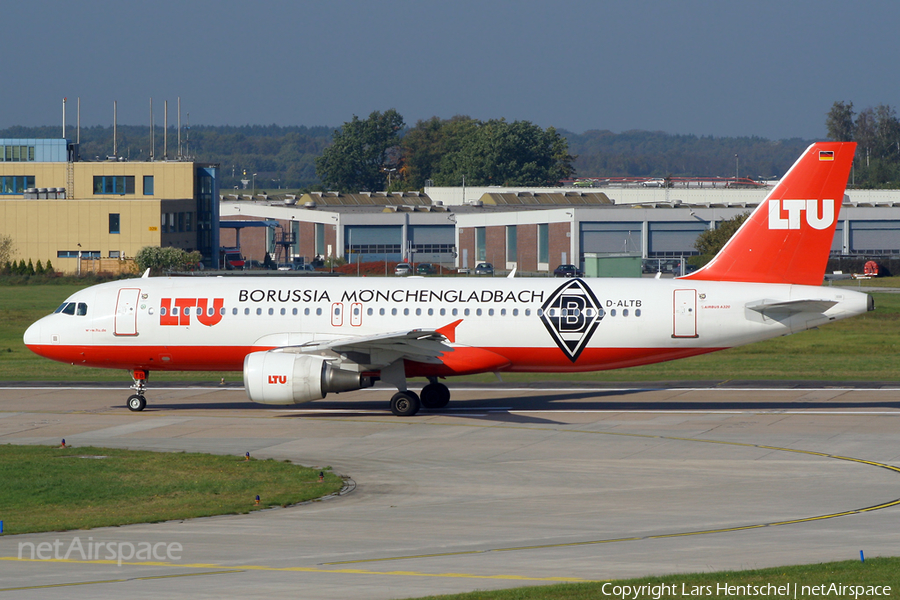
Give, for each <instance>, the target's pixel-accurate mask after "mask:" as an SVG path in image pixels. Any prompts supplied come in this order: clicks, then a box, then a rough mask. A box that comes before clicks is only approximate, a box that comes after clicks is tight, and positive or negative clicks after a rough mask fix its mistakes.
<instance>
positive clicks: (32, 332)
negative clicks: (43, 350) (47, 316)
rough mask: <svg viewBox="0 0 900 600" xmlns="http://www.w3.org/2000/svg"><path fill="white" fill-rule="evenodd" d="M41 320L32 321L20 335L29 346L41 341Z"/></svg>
mask: <svg viewBox="0 0 900 600" xmlns="http://www.w3.org/2000/svg"><path fill="white" fill-rule="evenodd" d="M42 320H43V319H41V321H42ZM41 321H36V322H34V323H32V324H31V325H30V326H29V327H28V329H26V330H25V335H24V336H22V340H23V341H24V342H25V345H26V346H28V347H29V348H31V347H32V346H35V345H37V344H40V343H41Z"/></svg>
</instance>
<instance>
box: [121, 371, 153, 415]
mask: <svg viewBox="0 0 900 600" xmlns="http://www.w3.org/2000/svg"><path fill="white" fill-rule="evenodd" d="M149 375H150V372H149V371H142V370H138V369H136V370H134V371H133V372H132V374H131V377H132V379H134V385H132V386H131V389H133V390H134V391H135V392H136V393H134V394H132V395H131V396H128V401H127V402H126V404H125V405H126V406H127V407H128V410H130V411H134V412H140V411H142V410H144V408H146V406H147V399H146V398H144V390H145V389H146V388H147V377H148V376H149Z"/></svg>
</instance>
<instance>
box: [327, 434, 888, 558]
mask: <svg viewBox="0 0 900 600" xmlns="http://www.w3.org/2000/svg"><path fill="white" fill-rule="evenodd" d="M527 429H546V428H527ZM553 431H565V432H571V433H591V434H599V435H618V436H623V437H638V438H648V439H661V440H673V441H685V442H702V443H705V444H722V445H726V446H739V447H745V448H759V449H762V450H772V451H778V452H793V453H796V454H807V455H810V456H820V457H822V458H830V459H834V460H843V461H849V462H854V463H859V464H864V465H869V466H873V467H879V468H882V469H887V470H889V471H893V472H895V473H900V467H895V466H893V465H889V464H886V463H881V462H877V461H873V460H865V459H861V458H853V457H851V456H841V455H838V454H828V453H826V452H815V451H812V450H797V449H794V448H781V447H779V446H769V445H765V444H750V443H746V442H727V441H723V440H705V439H698V438H686V437H678V436H666V435H650V434H640V433H621V432H613V431H588V430H573V429H564V430H560V429H554V430H553ZM898 505H900V498H896V499H894V500H890V501H888V502H882V503H881V504H875V505H872V506H866V507H863V508H855V509H850V510H845V511H841V512H836V513H829V514H825V515H815V516H811V517H800V518H797V519H788V520H784V521H770V522H767V523H752V524H749V525H736V526H734V527H720V528H717V529H701V530H696V531H681V532H675V533H661V534H654V535H645V536H634V537H620V538H607V539H601V540H585V541H580V542H561V543H555V544H533V545H528V546H510V547H501V548H489V549H487V550H462V551H459V552H441V553H435V554H416V555H408V556H390V557H384V558H369V559H357V560H346V561H334V562H325V563H322V564H323V565H349V564H360V563H372V562H389V561H397V560H416V559H423V558H438V557H447V556H463V555H466V554H486V553H488V552H521V551H525V550H546V549H550V548H572V547H578V546H591V545H597V544H614V543H620V542H637V541H641V540H659V539H667V538H678V537H689V536H694V535H710V534H714V533H729V532H735V531H746V530H751V529H761V528H764V527H780V526H783V525H796V524H798V523H811V522H813V521H823V520H826V519H835V518H837V517H845V516H849V515H857V514H862V513H867V512H873V511H876V510H882V509H885V508H890V507H892V506H898Z"/></svg>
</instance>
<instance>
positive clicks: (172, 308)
mask: <svg viewBox="0 0 900 600" xmlns="http://www.w3.org/2000/svg"><path fill="white" fill-rule="evenodd" d="M208 304H209V298H175V299H174V302H173V299H172V298H161V299H160V301H159V324H160V325H190V324H191V315H194V316H195V317H197V320H198V321H200V323H201V324H203V325H206V326H207V327H212V326H213V325H215V324H216V323H218V322H219V321H221V320H222V315H223V314H225V311H224V310H222V307H224V306H225V299H224V298H213V301H212V306H207V305H208Z"/></svg>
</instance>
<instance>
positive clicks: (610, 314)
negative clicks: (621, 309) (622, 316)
mask: <svg viewBox="0 0 900 600" xmlns="http://www.w3.org/2000/svg"><path fill="white" fill-rule="evenodd" d="M609 316H611V317H614V316H616V309H612V310H611V311H609Z"/></svg>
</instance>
